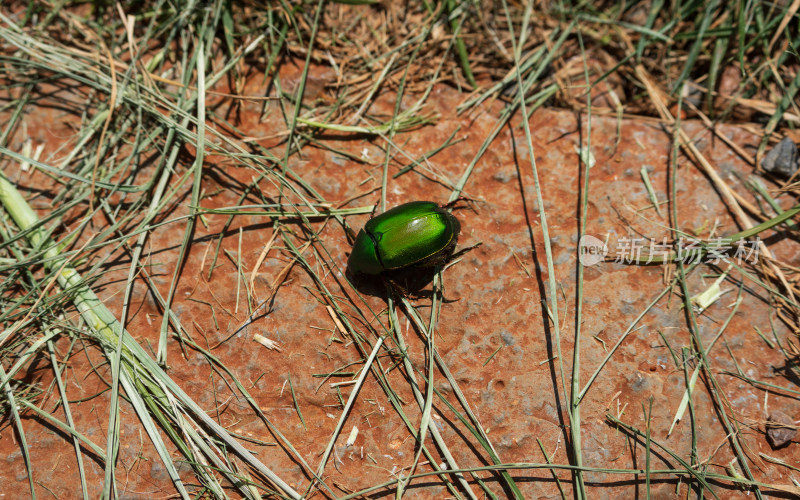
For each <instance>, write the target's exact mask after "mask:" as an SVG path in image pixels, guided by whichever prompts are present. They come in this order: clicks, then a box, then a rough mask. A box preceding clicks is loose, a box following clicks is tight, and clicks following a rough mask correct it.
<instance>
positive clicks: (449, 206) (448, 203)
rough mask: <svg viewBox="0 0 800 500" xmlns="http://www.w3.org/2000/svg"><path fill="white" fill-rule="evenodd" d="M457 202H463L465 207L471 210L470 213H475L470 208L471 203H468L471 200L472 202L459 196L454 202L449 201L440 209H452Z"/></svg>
mask: <svg viewBox="0 0 800 500" xmlns="http://www.w3.org/2000/svg"><path fill="white" fill-rule="evenodd" d="M459 201H465V202H467V207H469V208H470V209H472V211H473V212H474V211H475V209H474V208H472V203H470V202H471V201H473V200H472V199H471V198H467V197H466V196H459V197H458V198H456V199H455V200H453V201H450V202H447V203H445V204H444V205H442V208H447V209H450V208H453V207H455V206H456V205H457V204H458V202H459Z"/></svg>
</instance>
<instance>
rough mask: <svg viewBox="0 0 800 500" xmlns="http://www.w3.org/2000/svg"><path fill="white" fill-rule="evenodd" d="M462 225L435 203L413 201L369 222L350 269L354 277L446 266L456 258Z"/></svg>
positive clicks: (360, 235)
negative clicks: (451, 258) (451, 259)
mask: <svg viewBox="0 0 800 500" xmlns="http://www.w3.org/2000/svg"><path fill="white" fill-rule="evenodd" d="M460 230H461V225H460V224H459V222H458V219H456V218H455V217H453V215H452V214H450V212H448V211H447V210H445V208H444V207H440V206H439V205H437V204H436V203H434V202H432V201H412V202H410V203H404V204H402V205H398V206H396V207H394V208H392V209H391V210H387V211H386V212H384V213H382V214H380V215H378V216H376V217H373V218H372V219H370V220H368V221H367V223H366V224H365V225H364V228H363V229H362V230H361V231H359V232H358V236H356V240H355V243H353V251H352V253H351V254H350V258H349V259H348V261H347V268H348V269H349V271H350V272H351V273H352V274H353V275H365V274H366V275H371V276H376V275H379V274H381V273H384V272H387V271H388V272H391V271H399V270H403V269H407V268H411V267H414V268H421V267H430V266H435V265H438V264H443V263H444V262H446V261H447V259H448V258H449V257H450V256H451V255H452V253H453V250H454V249H455V247H456V241H457V240H458V233H459V231H460Z"/></svg>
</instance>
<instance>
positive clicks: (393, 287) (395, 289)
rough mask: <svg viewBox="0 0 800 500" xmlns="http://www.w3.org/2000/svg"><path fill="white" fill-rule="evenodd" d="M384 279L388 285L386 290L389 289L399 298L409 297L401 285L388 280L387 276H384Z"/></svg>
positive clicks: (409, 294)
mask: <svg viewBox="0 0 800 500" xmlns="http://www.w3.org/2000/svg"><path fill="white" fill-rule="evenodd" d="M384 279H385V280H386V283H387V284H388V285H389V286H388V288H390V289H391V290H392V292H395V293H397V294H398V295H399V296H400V297H411V293H409V291H408V290H406V288H405V287H404V286H403V285H401V284H400V283H398V282H397V281H395V280H393V279H392V278H389V277H388V276H385V277H384ZM398 292H399V293H398Z"/></svg>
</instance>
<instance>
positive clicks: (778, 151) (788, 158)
mask: <svg viewBox="0 0 800 500" xmlns="http://www.w3.org/2000/svg"><path fill="white" fill-rule="evenodd" d="M798 159H799V158H798V153H797V145H795V143H794V142H792V140H791V139H789V138H788V137H784V138H783V140H781V142H779V143H778V144H776V145H775V147H773V148H772V149H771V150H770V151H769V153H767V154H766V156H764V159H763V160H761V166H762V167H763V168H764V170H766V171H767V172H770V173H773V174H775V175H780V176H783V177H791V176H792V174H794V173H795V172H796V171H797V165H798Z"/></svg>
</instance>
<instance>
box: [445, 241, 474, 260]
mask: <svg viewBox="0 0 800 500" xmlns="http://www.w3.org/2000/svg"><path fill="white" fill-rule="evenodd" d="M481 245H483V242H482V241H479V242H477V243H475V244H474V245H472V246H470V247H467V248H462V249H461V250H459V251H458V252H456V253H454V254H453V255H451V256H450V258H449V259H447V260H448V261H453V260H455V259H457V258H459V257H461V256H462V255H464V254H465V253H467V252H469V251H470V250H473V249H475V248H478V247H479V246H481Z"/></svg>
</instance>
